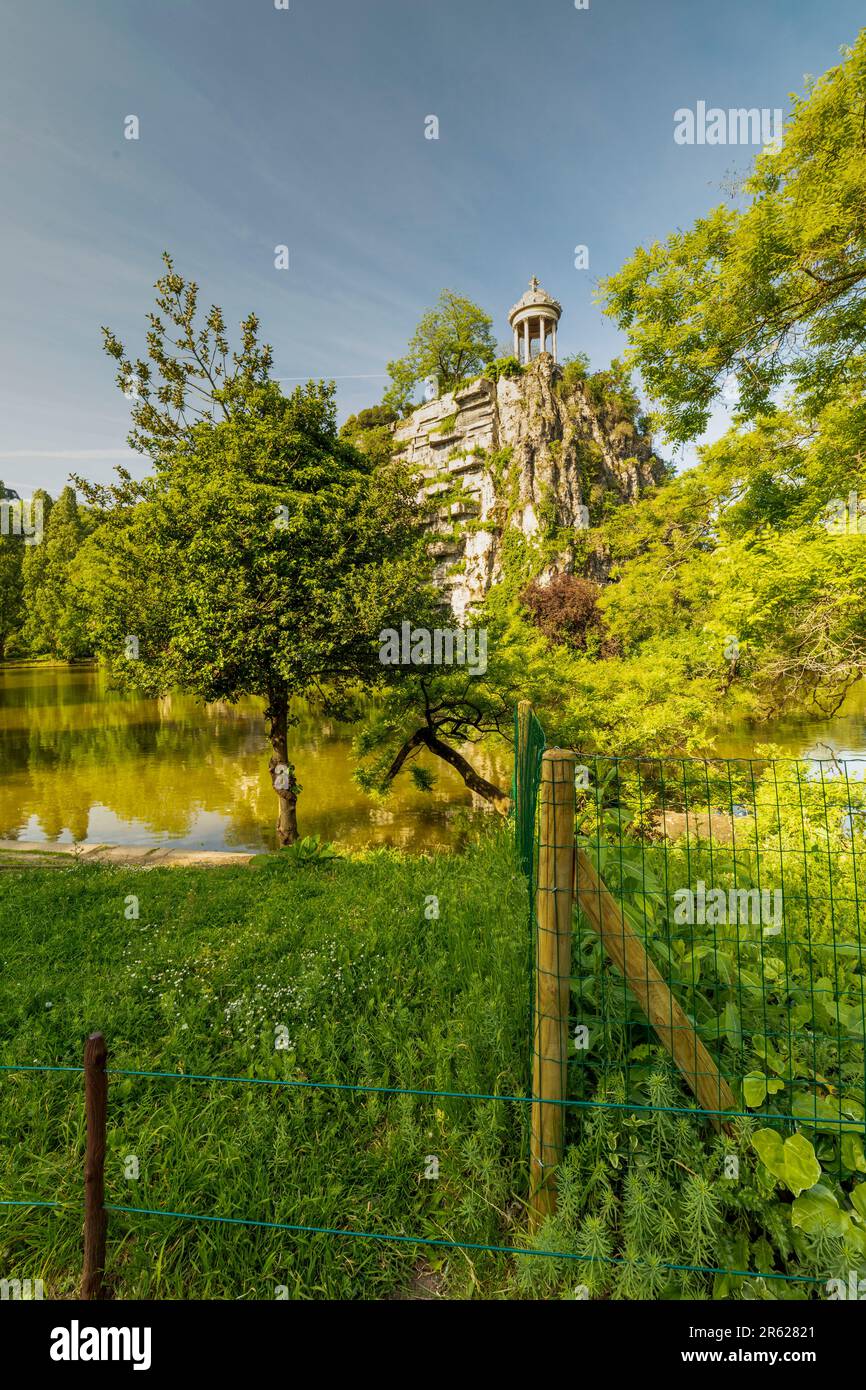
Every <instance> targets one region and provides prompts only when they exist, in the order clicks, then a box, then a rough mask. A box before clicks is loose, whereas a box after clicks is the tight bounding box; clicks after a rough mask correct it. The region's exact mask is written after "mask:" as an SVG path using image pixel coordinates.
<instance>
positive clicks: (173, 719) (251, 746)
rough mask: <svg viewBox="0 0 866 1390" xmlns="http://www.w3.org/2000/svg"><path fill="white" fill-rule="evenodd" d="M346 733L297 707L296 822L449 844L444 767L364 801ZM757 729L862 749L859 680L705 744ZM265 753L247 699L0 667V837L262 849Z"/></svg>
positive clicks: (267, 813)
mask: <svg viewBox="0 0 866 1390" xmlns="http://www.w3.org/2000/svg"><path fill="white" fill-rule="evenodd" d="M355 732H357V730H356V729H354V728H348V727H346V726H343V725H340V724H338V723H336V722H334V721H327V720H325V721H323V720H322V719H321V717H320V716H319V715H318V714H316V713H313V712H311V711H309V710H305V709H301V710H300V711H299V722H298V724H297V725H296V727H295V728H294V729H293V730H292V733H291V739H292V743H291V748H292V759H293V761H294V763H295V766H296V770H297V775H298V778H299V780H300V782H301V785H302V787H303V791H302V793H301V796H300V799H299V803H298V817H299V826H300V830H301V833H302V834H319V835H321V836H322V837H323V838H325V839H327V840H335V841H337V842H338V843H340V844H342V845H345V846H350V847H352V848H357V847H360V846H362V845H368V844H388V845H395V846H398V847H400V848H403V849H407V850H422V849H430V848H435V847H437V846H446V845H452V844H454V842H455V839H456V835H457V829H456V821H457V819H458V817H459V814H460V812H461V811H463V810H465V809H467V808H469V807H471V806H472V804H473V798H472V796H471V794H470V793H469V792H468V791H467V790H466V788H465V787H464V785H463V783H462V781H461V780H460V778H459V777H458V776H457V774H456V773H455V772H453V771H452V769H450V768H448V767H445V766H443V764H442V763H441V762H439V760H438V759H433V758H431V759H428V762H427V765H428V766H430V767H431V769H432V770H433V771H434V772H435V774H436V786H435V789H434V790H433V792H432V793H424V792H421V791H418V790H416V789H415V788H414V787H413V786H412V784H411V783H410V782H409V781H408V779H407V778H401V779H400V783H399V784H398V790H397V791H396V792H395V793H394V794H393V796H392V797H391V798H389V799H388V800H387V801H384V802H375V801H373V800H371V798H369V797H367V796H365V795H364V794H363V793H362V792H361V791H360V790H359V789H358V787H356V786H355V784H354V782H353V781H352V772H353V769H354V761H353V759H352V755H351V741H352V737H353V735H354V733H355ZM770 739H771V740H772V741H773V742H775V743H777V744H779V745H780V746H781V749H782V751H783V753H785V754H787V755H789V756H792V757H796V756H800V755H801V754H805V755H809V756H815V757H828V756H830V755H831V753H832V754H834V755H835V756H837V757H840V758H854V757H863V756H864V755H866V687H863V686H861V687H859V688H858V690H857V691H855V692H853V693H852V695H851V697H850V698H849V700H848V701H847V702H846V705H845V706H844V708H843V710H842V711H841V712H840V713H839V714H837V715H836V716H834V717H833V718H831V719H821V718H811V719H803V718H800V719H795V720H784V719H783V720H779V721H776V722H775V723H774V724H773V725H771V726H762V727H761V728H760V729H759V730H750V729H749V728H748V727H747V726H746V725H743V724H740V725H737V726H733V727H730V728H727V729H724V730H720V731H719V734H718V736H717V741H716V751H717V752H719V753H723V754H727V755H729V756H735V757H748V756H752V755H753V754H754V748H755V744H756V743H757V742H765V741H767V740H770ZM470 756H471V760H472V762H473V763H474V765H475V766H477V767H478V769H479V771H481V772H482V773H483V774H484V775H485V776H486V777H488V778H490V779H491V780H492V781H494V782H498V784H499V785H500V786H508V785H509V784H510V780H511V763H510V754H509V752H508V750H505V749H504V748H503V749H499V750H497V751H495V752H494V751H486V752H485V751H484V750H479V749H478V748H473V749H472V750H471V753H470ZM267 758H268V749H267V744H266V741H265V736H264V721H263V717H262V706H261V704H260V703H259V702H258V701H255V700H252V699H250V700H242V701H240V702H239V703H238V704H236V705H228V704H219V705H207V706H202V705H200V704H198V703H197V702H196V701H194V700H192V699H191V698H189V697H187V696H183V695H171V696H168V697H166V698H165V699H162V700H146V699H140V698H137V697H133V696H129V695H126V694H122V693H120V692H118V691H112V690H109V689H108V687H107V684H106V679H105V676H104V673H102V672H101V671H99V670H98V669H97V668H96V667H92V666H80V667H73V668H67V667H65V666H39V665H30V666H27V665H21V666H16V665H9V666H5V667H2V666H0V839H19V840H36V841H47V842H55V843H66V844H69V843H72V842H76V843H89V844H93V843H103V844H119V845H165V846H169V847H174V848H183V849H246V850H262V849H269V848H274V847H275V836H274V830H273V822H274V819H275V815H276V809H275V800H276V798H275V797H274V793H273V791H272V790H271V785H270V778H269V775H268V771H267Z"/></svg>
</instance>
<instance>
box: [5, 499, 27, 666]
mask: <svg viewBox="0 0 866 1390" xmlns="http://www.w3.org/2000/svg"><path fill="white" fill-rule="evenodd" d="M19 506H20V503H19V502H18V501H17V499H15V498H13V497H12V495H11V494H10V495H9V496H8V497H7V489H6V488H5V487H4V485H3V482H2V480H0V661H2V660H3V658H4V657H5V655H6V650H7V647H8V644H9V640H10V638H11V637H12V636H13V635H14V634H15V633H16V632H17V631H18V629H19V627H20V626H21V623H22V621H23V618H24V609H23V588H22V583H21V566H22V563H23V557H24V548H25V547H24V540H23V536H22V535H16V534H15V530H16V523H15V516H16V508H17V507H19ZM18 529H21V522H20V520H19V522H18Z"/></svg>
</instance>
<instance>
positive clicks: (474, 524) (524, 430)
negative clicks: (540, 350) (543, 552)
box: [394, 353, 663, 618]
mask: <svg viewBox="0 0 866 1390" xmlns="http://www.w3.org/2000/svg"><path fill="white" fill-rule="evenodd" d="M394 445H395V452H396V456H397V457H398V458H402V459H405V460H406V461H407V462H408V463H411V464H414V465H415V466H417V467H419V468H420V469H421V470H422V473H423V476H424V479H425V488H426V490H427V491H428V492H430V493H434V494H435V493H438V492H445V491H446V490H447V489H448V488H449V485H451V486H453V484H454V483H455V482H459V483H461V484H462V489H461V496H460V500H459V501H456V502H451V503H450V504H449V505H448V507H447V508H444V509H443V510H442V511H441V512H440V514H439V533H440V534H439V538H438V539H437V540H436V541H435V542H434V543H433V545H434V553H435V554H436V556H437V561H438V563H437V573H436V578H437V580H438V582H439V583H441V584H442V585H443V587H444V588H446V589H447V590H448V592H449V597H450V602H451V608H452V611H453V612H454V614H455V616H457V617H458V618H462V617H463V615H464V614H465V613H466V612H467V610H469V609H471V608H472V607H473V606H474V605H475V604H477V603H479V602H480V601H481V600H482V599H483V598H484V596H485V594H486V593H487V591H488V589H489V588H490V586H491V585H492V584H495V583H496V582H497V581H498V580H499V579H500V578H501V576H502V563H503V548H504V541H505V537H506V535H507V533H508V531H509V530H510V529H511V528H515V529H516V530H517V531H519V532H520V533H522V535H523V536H524V537H526V538H527V540H531V541H537V542H542V541H543V540H544V539H545V538H547V539H548V540H549V539H550V538H555V542H556V546H557V554H556V556H555V557H554V558H553V559H552V560H551V561H549V562H548V563H547V565H546V567H545V569H544V570H543V573H545V572H546V573H547V574H550V573H552V572H553V571H554V570H555V569H570V568H572V567H573V563H574V556H575V552H576V545H574V544H573V543H574V542H576V541H577V540H578V539H579V534H578V533H579V532H581V531H586V530H587V529H588V528H589V527H590V526H592V525H594V524H595V523H596V522H597V521H598V520H599V518H600V516H601V513H602V510H603V508H604V506H605V502H606V499H610V498H614V499H616V500H618V501H620V502H626V503H627V502H633V501H634V500H635V499H636V498H637V497H638V496H639V494H640V492H641V490H642V489H643V488H645V487H647V486H649V485H650V484H652V483H654V482H656V481H658V480H659V478H660V477H661V475H662V472H663V465H662V464H661V462H660V461H659V459H658V458H656V456H655V455H654V454H653V451H652V446H651V443H650V440H649V437H648V435H646V434H644V433H642V432H641V430H640V428H639V426H638V425H637V424H636V423H635V422H634V420H633V419H632V418H631V416H630V412H628V411H627V410H623V409H622V408H621V407H620V406H619V404H618V401H617V398H616V396H613V397H608V398H605V397H604V396H603V395H602V394H601V393H599V392H597V391H596V392H594V391H593V390H592V389H591V383H588V382H587V381H586V380H585V379H581V378H580V376H579V374H578V375H576V376H575V375H574V374H573V373H571V372H567V373H565V374H564V373H563V369H562V368H561V367H558V366H557V365H556V364H555V363H554V361H553V358H552V357H551V356H550V355H549V354H548V353H544V354H542V355H540V356H539V357H536V358H535V359H534V360H533V361H532V362H531V363H530V364H529V366H528V367H526V368H524V369H523V370H522V372H521V373H520V374H519V375H517V376H513V377H508V376H501V377H500V378H499V380H498V381H488V380H487V379H485V378H483V377H481V378H479V379H478V380H476V381H473V382H471V383H470V384H468V385H465V386H463V387H461V388H459V389H457V390H456V391H454V392H451V393H449V394H448V395H445V396H441V397H440V398H439V399H438V400H435V401H430V402H428V403H427V404H425V405H422V406H419V407H418V409H417V410H415V411H414V412H413V413H412V415H410V416H409V417H408V418H407V419H406V420H404V421H401V422H400V424H399V425H397V426H396V427H395V430H394ZM593 568H594V569H595V571H596V575H597V577H603V576H602V575H601V574H599V571H600V570H601V571H603V568H604V561H603V556H600V555H597V556H595V557H594V561H593V563H592V564H591V565H590V569H591V570H592V569H593Z"/></svg>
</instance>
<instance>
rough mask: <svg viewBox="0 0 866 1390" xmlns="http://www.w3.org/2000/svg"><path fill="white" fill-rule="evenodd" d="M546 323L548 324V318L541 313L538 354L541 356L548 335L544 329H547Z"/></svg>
mask: <svg viewBox="0 0 866 1390" xmlns="http://www.w3.org/2000/svg"><path fill="white" fill-rule="evenodd" d="M546 324H547V320H546V319H545V318H544V317H543V316H542V315H539V319H538V355H539V357H540V356H541V354H542V353H543V352H544V340H545V338H546V337H547V334H546V333H545V331H544V330H545V327H546Z"/></svg>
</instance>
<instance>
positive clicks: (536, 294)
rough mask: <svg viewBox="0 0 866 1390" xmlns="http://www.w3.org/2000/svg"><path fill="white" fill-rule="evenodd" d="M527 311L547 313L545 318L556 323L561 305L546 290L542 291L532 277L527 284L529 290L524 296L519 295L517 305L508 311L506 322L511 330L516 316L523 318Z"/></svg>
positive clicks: (560, 312)
mask: <svg viewBox="0 0 866 1390" xmlns="http://www.w3.org/2000/svg"><path fill="white" fill-rule="evenodd" d="M527 309H529V310H530V311H531V310H533V309H535V310H538V309H544V310H546V311H547V312H546V313H545V318H553V319H556V320H557V321H558V320H559V318H560V315H561V314H562V305H561V304H560V302H559V300H558V299H554V298H553V296H552V295H549V294H548V293H547V290H544V289H542V288H541V286H540V285H539V283H538V280H537V279H536V277H535V276H534V275H533V277H532V279H531V280H530V282H529V289H528V290H527V291H526V293H525V294H523V295H521V297H520V299H518V301H517V303H516V304H515V305H514V306H513V307H512V308H511V309H510V310H509V313H508V322H509V323H510V324H511V326H512V328H513V327H514V321H515V319H516V318H517V317H518V315H519V316H520V318H524V317H525V311H526V310H527Z"/></svg>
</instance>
